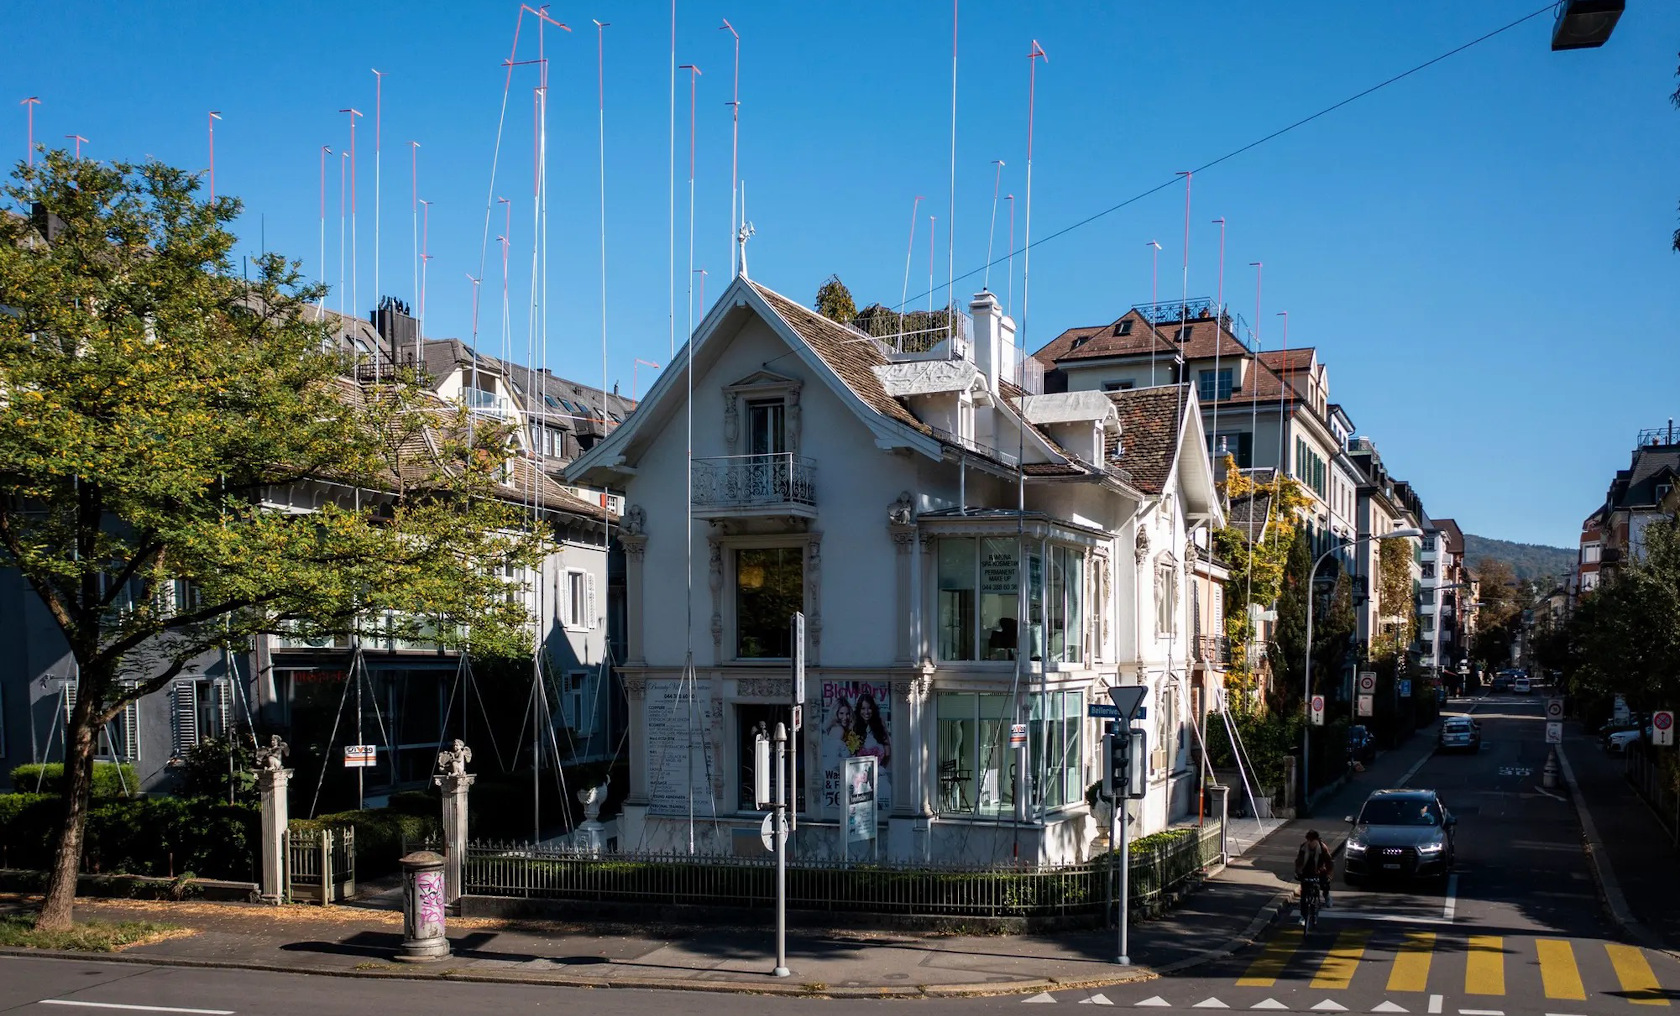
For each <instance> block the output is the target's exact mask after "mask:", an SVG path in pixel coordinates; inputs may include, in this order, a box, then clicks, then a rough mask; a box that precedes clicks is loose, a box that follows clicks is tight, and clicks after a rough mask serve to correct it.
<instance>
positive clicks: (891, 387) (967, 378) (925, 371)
mask: <svg viewBox="0 0 1680 1016" xmlns="http://www.w3.org/2000/svg"><path fill="white" fill-rule="evenodd" d="M875 376H876V377H878V378H880V379H881V385H882V387H884V388H886V390H887V394H888V395H891V396H893V397H894V398H904V397H906V396H910V395H935V394H938V393H940V392H966V391H968V390H970V389H971V388H973V387H974V382H975V379H976V378H977V377H978V376H979V370H978V369H977V368H976V367H975V366H974V364H972V363H970V362H969V361H967V360H913V361H910V362H908V363H888V364H883V365H881V366H879V367H876V368H875Z"/></svg>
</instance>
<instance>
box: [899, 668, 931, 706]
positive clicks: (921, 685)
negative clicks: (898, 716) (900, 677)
mask: <svg viewBox="0 0 1680 1016" xmlns="http://www.w3.org/2000/svg"><path fill="white" fill-rule="evenodd" d="M903 683H904V696H905V698H907V699H909V700H910V701H911V702H926V701H927V699H928V696H929V695H931V694H933V678H931V677H928V676H927V675H926V674H918V675H917V676H915V677H912V678H910V679H909V680H908V681H905V682H903Z"/></svg>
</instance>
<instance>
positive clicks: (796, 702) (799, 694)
mask: <svg viewBox="0 0 1680 1016" xmlns="http://www.w3.org/2000/svg"><path fill="white" fill-rule="evenodd" d="M804 713H805V612H804V611H802V610H796V611H794V612H793V723H792V727H793V757H792V758H791V759H789V760H788V771H789V774H790V775H789V776H788V782H789V783H790V784H792V785H793V792H792V793H793V797H792V801H791V804H790V805H789V807H791V808H792V811H790V812H789V813H788V832H789V833H792V832H793V831H794V830H796V829H798V828H799V743H800V739H801V738H803V737H804V734H803V733H802V731H803V730H804V728H805V716H804Z"/></svg>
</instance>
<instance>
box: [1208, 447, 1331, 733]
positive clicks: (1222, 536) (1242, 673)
mask: <svg viewBox="0 0 1680 1016" xmlns="http://www.w3.org/2000/svg"><path fill="white" fill-rule="evenodd" d="M1224 474H1225V480H1224V488H1225V496H1226V498H1227V500H1229V501H1231V502H1236V501H1240V500H1243V499H1246V498H1256V497H1265V498H1267V499H1268V500H1267V502H1266V505H1267V508H1266V519H1265V523H1264V526H1263V527H1262V530H1261V532H1260V533H1259V534H1258V539H1256V540H1252V541H1251V540H1250V538H1249V534H1248V533H1246V532H1244V530H1243V528H1242V527H1241V526H1238V525H1234V524H1230V523H1227V524H1226V525H1225V527H1224V528H1222V529H1220V530H1218V531H1217V532H1215V533H1214V534H1213V538H1214V546H1215V547H1216V548H1217V549H1218V551H1219V556H1220V558H1221V560H1224V561H1227V562H1229V563H1230V567H1231V578H1230V581H1228V582H1227V583H1226V587H1225V603H1226V604H1227V605H1228V607H1227V609H1226V612H1225V634H1226V636H1227V638H1229V639H1230V643H1231V670H1230V672H1229V674H1228V680H1229V681H1230V682H1231V684H1232V686H1233V687H1234V688H1236V689H1238V690H1239V691H1240V692H1241V694H1240V695H1239V696H1238V698H1239V700H1241V702H1242V703H1243V704H1245V705H1252V704H1255V703H1254V701H1253V697H1252V692H1253V690H1254V686H1255V684H1256V683H1257V681H1258V675H1257V674H1255V673H1254V672H1253V669H1252V668H1251V666H1250V656H1249V647H1250V646H1251V645H1253V643H1254V639H1255V636H1256V632H1255V631H1254V625H1253V622H1252V621H1251V620H1250V618H1249V613H1248V605H1249V604H1251V603H1252V604H1258V605H1260V606H1262V607H1270V606H1271V605H1272V604H1274V603H1277V602H1278V598H1279V596H1280V595H1281V594H1282V592H1283V581H1284V573H1285V568H1286V565H1287V563H1288V559H1289V556H1290V553H1291V551H1292V549H1293V548H1294V546H1295V537H1296V533H1297V532H1298V531H1299V529H1300V526H1301V519H1302V512H1303V511H1304V510H1305V509H1306V507H1307V506H1308V505H1309V504H1311V500H1310V498H1309V497H1308V495H1307V492H1306V489H1305V488H1303V487H1302V486H1301V485H1300V484H1299V483H1297V482H1296V481H1295V480H1293V479H1291V478H1290V477H1287V476H1275V477H1274V478H1273V479H1272V481H1271V482H1270V483H1269V484H1259V483H1256V482H1255V481H1254V480H1252V479H1250V478H1249V477H1247V476H1244V475H1243V473H1242V471H1241V470H1239V469H1238V468H1237V464H1236V460H1235V459H1234V458H1233V457H1231V456H1229V455H1227V456H1226V457H1225V469H1224ZM1302 574H1305V572H1304V571H1303V572H1302ZM1280 616H1281V615H1280ZM1302 623H1303V626H1304V624H1305V621H1304V620H1303V622H1302ZM1315 641H1316V640H1315ZM1297 690H1299V686H1297Z"/></svg>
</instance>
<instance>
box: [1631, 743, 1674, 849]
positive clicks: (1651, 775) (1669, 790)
mask: <svg viewBox="0 0 1680 1016" xmlns="http://www.w3.org/2000/svg"><path fill="white" fill-rule="evenodd" d="M1627 780H1628V782H1629V783H1631V784H1633V789H1634V791H1635V792H1636V793H1638V794H1639V796H1640V797H1643V798H1644V799H1645V803H1646V804H1648V805H1650V806H1651V811H1652V812H1653V813H1655V815H1656V817H1657V821H1658V822H1659V823H1661V824H1662V827H1663V829H1664V830H1665V831H1667V833H1668V837H1669V839H1671V840H1673V841H1674V842H1675V844H1676V845H1680V792H1677V791H1676V788H1675V785H1674V777H1673V776H1672V775H1671V774H1670V773H1668V772H1666V771H1665V770H1664V769H1663V767H1662V766H1661V765H1658V764H1657V762H1656V760H1655V759H1654V758H1653V757H1652V754H1651V752H1650V751H1648V750H1647V749H1646V748H1645V747H1644V746H1643V745H1639V744H1630V745H1628V748H1627Z"/></svg>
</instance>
